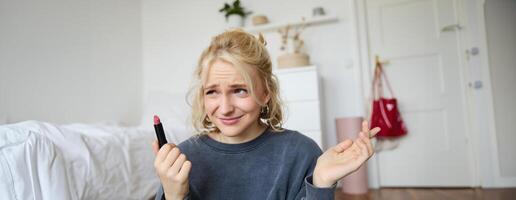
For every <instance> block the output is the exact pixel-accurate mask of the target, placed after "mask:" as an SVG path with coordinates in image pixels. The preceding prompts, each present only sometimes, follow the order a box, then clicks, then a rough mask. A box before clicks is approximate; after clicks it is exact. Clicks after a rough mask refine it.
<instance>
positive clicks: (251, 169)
mask: <svg viewBox="0 0 516 200" xmlns="http://www.w3.org/2000/svg"><path fill="white" fill-rule="evenodd" d="M178 146H179V149H180V150H181V152H183V153H184V154H185V155H186V157H187V159H188V160H190V161H191V162H192V169H191V171H190V175H189V182H190V192H189V194H188V197H187V199H191V200H194V199H203V200H204V199H228V200H229V199H238V200H242V199H259V200H264V199H306V200H312V199H319V200H326V199H328V200H330V199H331V200H333V199H334V190H335V185H333V186H332V187H330V188H317V187H315V186H314V185H313V184H312V173H313V171H314V167H315V164H316V162H317V158H318V157H319V156H320V155H321V153H322V151H321V149H320V148H319V146H317V144H316V143H315V142H314V141H313V140H312V139H310V138H308V137H306V136H304V135H302V134H300V133H299V132H297V131H291V130H285V131H283V132H279V133H277V132H272V131H270V130H266V131H265V132H264V133H262V134H261V135H260V136H258V137H257V138H256V139H254V140H252V141H249V142H245V143H241V144H225V143H220V142H217V141H216V140H213V139H211V138H210V137H209V136H207V135H201V136H194V137H191V138H190V139H188V140H186V141H184V142H182V143H181V144H179V145H178ZM162 198H163V188H162V187H160V188H159V189H158V192H157V195H156V200H159V199H162ZM163 199H164V198H163Z"/></svg>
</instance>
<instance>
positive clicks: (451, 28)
mask: <svg viewBox="0 0 516 200" xmlns="http://www.w3.org/2000/svg"><path fill="white" fill-rule="evenodd" d="M460 29H462V26H461V25H460V24H451V25H448V26H445V27H443V28H441V32H448V31H455V30H460Z"/></svg>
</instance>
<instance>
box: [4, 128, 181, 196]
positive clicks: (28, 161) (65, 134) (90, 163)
mask: <svg viewBox="0 0 516 200" xmlns="http://www.w3.org/2000/svg"><path fill="white" fill-rule="evenodd" d="M167 137H168V138H169V142H179V141H177V137H173V136H171V135H170V133H168V135H167ZM154 139H155V133H154V131H153V130H152V125H150V127H148V128H124V127H119V126H112V125H100V124H98V125H87V124H71V125H64V126H56V125H54V124H50V123H44V122H39V121H25V122H20V123H17V124H10V125H3V126H0V199H52V200H59V199H148V198H149V197H151V196H152V195H153V194H154V193H155V191H156V189H157V186H158V185H159V180H158V178H157V177H156V175H155V173H154V168H153V160H154V155H153V153H152V149H151V142H152V141H153V140H154Z"/></svg>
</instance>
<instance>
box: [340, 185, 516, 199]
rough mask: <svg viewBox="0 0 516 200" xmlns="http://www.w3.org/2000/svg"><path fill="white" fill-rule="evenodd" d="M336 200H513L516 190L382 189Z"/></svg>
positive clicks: (345, 195) (342, 194)
mask: <svg viewBox="0 0 516 200" xmlns="http://www.w3.org/2000/svg"><path fill="white" fill-rule="evenodd" d="M335 199H336V200H404V199H409V200H427V199H428V200H436V199H438V200H445V199H454V200H455V199H456V200H463V199H464V200H480V199H482V200H483V199H486V200H515V199H516V188H505V189H480V188H459V189H437V188H428V189H421V188H382V189H374V190H370V191H369V193H368V194H364V195H349V194H344V193H342V192H341V191H340V190H337V191H336V192H335Z"/></svg>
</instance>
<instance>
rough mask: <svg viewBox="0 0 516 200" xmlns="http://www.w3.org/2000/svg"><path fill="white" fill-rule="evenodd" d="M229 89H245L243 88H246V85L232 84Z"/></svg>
mask: <svg viewBox="0 0 516 200" xmlns="http://www.w3.org/2000/svg"><path fill="white" fill-rule="evenodd" d="M229 87H231V88H245V87H247V85H246V84H243V83H237V84H232V85H231V86H229Z"/></svg>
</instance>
